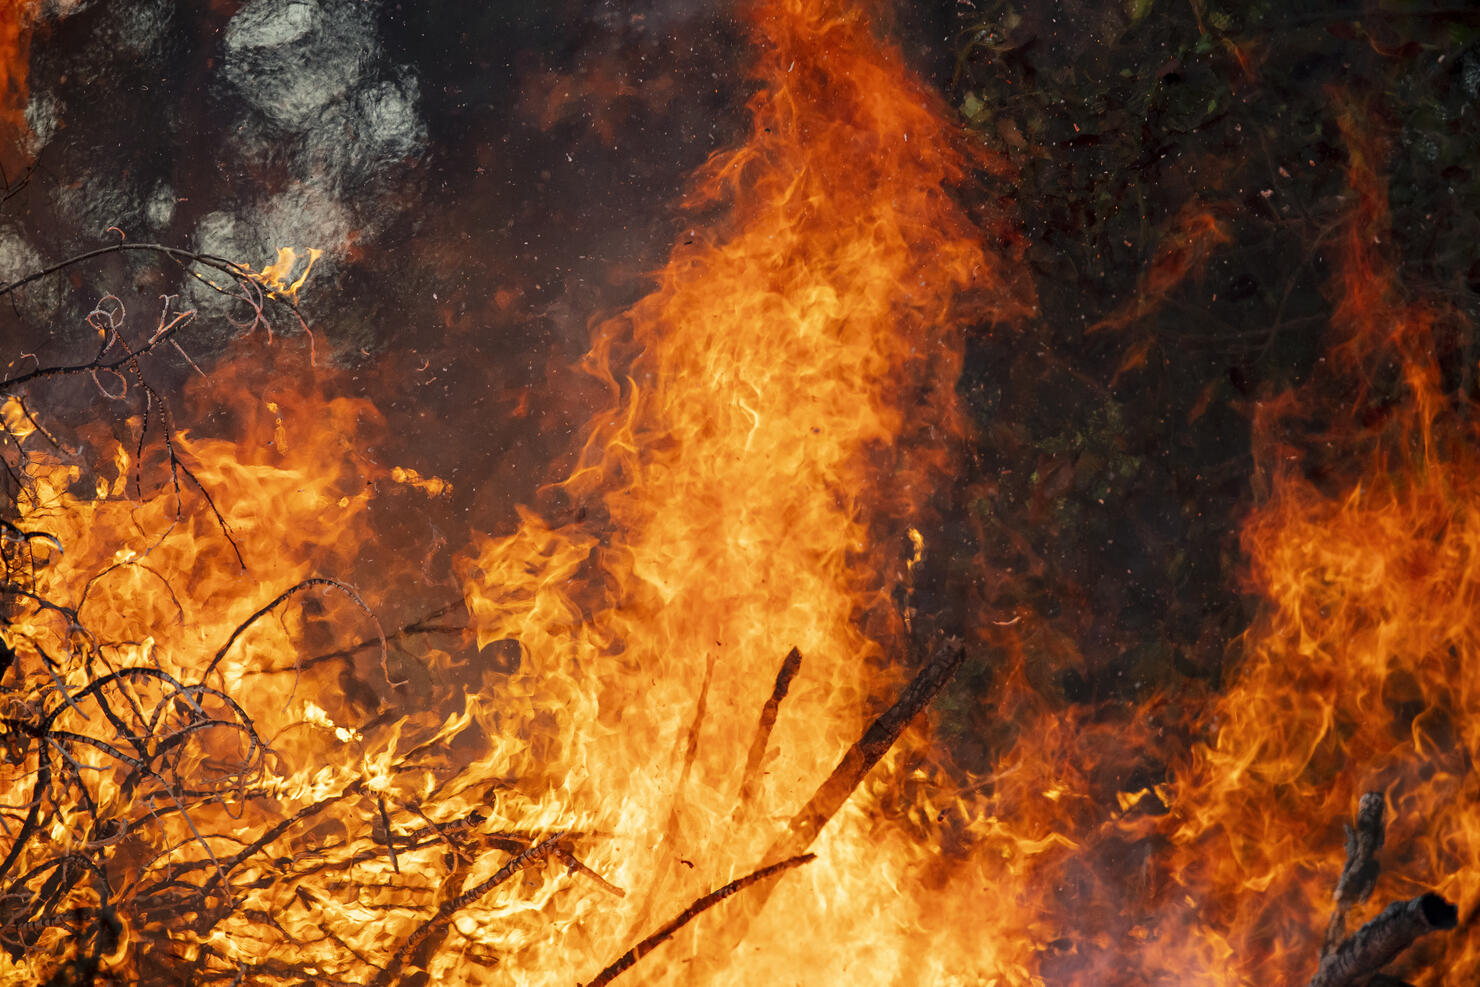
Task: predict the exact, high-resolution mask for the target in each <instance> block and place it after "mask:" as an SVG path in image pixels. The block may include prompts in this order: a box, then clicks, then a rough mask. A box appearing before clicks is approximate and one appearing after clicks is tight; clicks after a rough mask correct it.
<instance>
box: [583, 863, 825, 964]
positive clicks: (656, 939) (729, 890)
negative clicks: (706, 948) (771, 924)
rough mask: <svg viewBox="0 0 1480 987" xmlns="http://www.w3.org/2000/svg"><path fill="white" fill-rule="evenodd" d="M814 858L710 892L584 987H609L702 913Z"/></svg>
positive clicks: (777, 866) (764, 869)
mask: <svg viewBox="0 0 1480 987" xmlns="http://www.w3.org/2000/svg"><path fill="white" fill-rule="evenodd" d="M815 859H817V855H816V854H815V853H803V854H798V855H797V856H795V857H790V858H788V859H786V860H782V861H778V862H777V863H774V864H771V865H770V866H767V867H762V868H761V869H760V870H757V871H754V872H752V873H750V874H747V875H745V876H744V877H741V878H736V879H735V880H733V881H731V882H730V883H729V884H726V885H725V886H724V887H722V888H719V889H717V890H714V891H711V892H709V893H708V894H706V895H705V896H704V897H702V898H700V899H698V900H697V901H695V902H694V903H693V904H692V905H690V906H689V907H688V908H685V909H684V910H683V911H682V912H680V913H679V914H678V915H677V917H675V918H674V919H673V920H672V921H671V922H669V923H668V924H666V925H664V926H663V927H662V928H661V929H659V930H658V931H657V932H654V933H653V934H652V935H650V936H648V937H647V938H646V939H644V940H643V941H642V942H640V943H638V944H637V945H636V946H633V947H632V948H631V949H629V950H627V952H625V953H623V954H622V955H621V956H619V957H617V959H615V960H614V961H612V963H611V964H610V965H608V966H607V967H606V969H604V970H602V971H601V972H600V973H598V974H597V975H596V978H595V979H594V980H590V981H588V982H587V983H586V984H585V985H584V987H606V985H607V984H609V983H611V982H612V981H613V980H615V979H616V978H617V977H618V976H620V975H621V974H622V973H624V972H625V971H627V970H628V969H629V968H631V966H632V964H634V963H636V962H637V961H638V960H640V959H642V958H643V957H644V956H646V955H647V954H648V953H651V952H652V951H653V950H654V949H656V948H658V947H659V946H661V945H662V944H663V943H664V942H666V941H667V940H669V939H671V938H673V934H674V933H675V932H677V931H678V930H679V929H681V928H683V927H684V926H685V925H688V924H689V923H690V922H692V921H693V920H694V919H695V918H697V917H698V916H699V915H700V914H702V913H703V912H705V911H708V910H709V909H711V908H713V907H714V906H715V905H718V904H719V903H720V902H722V901H724V900H725V899H726V898H728V897H730V895H732V894H735V893H736V892H737V891H744V890H745V889H746V888H748V887H750V886H751V885H753V884H759V883H761V882H762V881H766V880H769V879H770V878H773V877H777V876H779V875H780V874H782V873H783V872H785V871H788V870H791V869H792V868H793V867H800V866H801V865H802V864H805V863H807V862H808V861H811V860H815Z"/></svg>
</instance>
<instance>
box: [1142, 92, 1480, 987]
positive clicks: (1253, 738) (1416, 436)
mask: <svg viewBox="0 0 1480 987" xmlns="http://www.w3.org/2000/svg"><path fill="white" fill-rule="evenodd" d="M1363 126H1364V122H1363V121H1362V120H1361V119H1360V114H1357V113H1355V111H1349V112H1348V114H1347V117H1346V119H1345V121H1344V127H1345V131H1346V135H1347V139H1348V143H1349V146H1350V148H1351V151H1350V154H1351V164H1350V168H1349V182H1350V185H1351V189H1352V196H1353V199H1354V205H1353V207H1352V209H1351V214H1350V216H1349V217H1348V219H1347V227H1346V232H1345V235H1344V239H1343V242H1342V246H1341V250H1340V261H1341V268H1342V276H1341V280H1340V284H1339V287H1338V298H1337V304H1336V308H1335V312H1334V315H1333V326H1334V328H1335V329H1336V331H1337V345H1336V346H1335V348H1334V351H1333V355H1332V360H1331V363H1332V365H1333V367H1332V374H1331V378H1332V379H1329V380H1322V379H1319V378H1318V379H1316V380H1314V381H1312V382H1311V383H1310V384H1307V385H1306V387H1305V389H1304V393H1297V394H1295V395H1292V396H1290V397H1289V398H1287V399H1284V400H1277V401H1273V402H1270V403H1269V404H1268V405H1267V406H1266V407H1265V408H1264V409H1263V410H1262V412H1261V415H1260V418H1259V421H1258V426H1259V427H1258V430H1257V434H1258V436H1259V446H1258V448H1257V449H1256V453H1257V456H1258V460H1259V462H1260V463H1261V465H1262V469H1263V472H1262V474H1261V476H1260V480H1261V486H1262V492H1261V500H1260V502H1259V504H1258V506H1257V507H1256V508H1255V510H1254V512H1253V513H1252V514H1251V516H1250V517H1249V519H1248V521H1247V522H1246V524H1245V527H1244V532H1243V541H1244V547H1245V550H1246V551H1247V552H1248V555H1249V558H1250V563H1251V579H1252V583H1253V586H1254V588H1255V589H1257V591H1258V592H1259V593H1260V595H1262V596H1263V597H1264V598H1265V599H1266V600H1268V601H1269V603H1268V607H1267V609H1266V610H1265V612H1264V613H1263V615H1262V616H1261V618H1260V619H1259V621H1258V622H1257V623H1256V624H1255V625H1254V627H1253V628H1251V629H1250V631H1249V632H1248V634H1247V635H1246V637H1245V640H1244V648H1245V652H1246V657H1245V659H1244V662H1243V665H1242V667H1241V669H1240V671H1239V673H1238V675H1237V677H1236V678H1235V680H1234V681H1233V682H1231V683H1230V685H1229V687H1228V689H1227V690H1226V692H1225V694H1224V695H1223V696H1222V697H1221V698H1220V700H1219V701H1218V703H1217V704H1216V706H1215V707H1214V709H1213V710H1212V716H1213V717H1214V721H1215V722H1216V723H1217V724H1218V727H1217V730H1216V732H1215V733H1214V734H1213V735H1211V736H1210V737H1209V738H1208V740H1207V742H1206V743H1204V744H1200V745H1198V746H1197V747H1196V749H1195V750H1194V754H1193V757H1192V759H1191V761H1190V763H1188V764H1187V765H1186V766H1185V768H1184V769H1183V770H1182V771H1181V773H1180V776H1179V777H1178V778H1177V780H1176V783H1175V789H1176V792H1175V796H1174V800H1173V803H1172V809H1173V813H1172V815H1173V818H1174V819H1175V820H1176V826H1175V829H1174V830H1173V831H1172V839H1173V842H1174V844H1175V845H1176V846H1177V848H1178V850H1177V853H1176V854H1175V855H1174V857H1173V859H1172V860H1171V861H1170V862H1169V864H1170V867H1169V870H1170V872H1171V873H1172V874H1173V875H1174V880H1175V881H1176V883H1177V884H1178V885H1180V886H1183V887H1185V888H1187V889H1188V890H1189V891H1190V892H1191V893H1193V894H1194V896H1196V897H1197V898H1198V899H1199V900H1203V901H1205V902H1206V904H1207V906H1208V907H1207V911H1206V912H1205V920H1206V921H1208V923H1209V924H1210V925H1212V926H1214V927H1223V928H1226V929H1227V930H1228V933H1227V941H1228V948H1229V950H1230V954H1231V955H1230V957H1229V959H1228V962H1227V964H1226V965H1225V966H1224V967H1223V968H1222V969H1223V974H1222V976H1223V977H1225V978H1226V980H1225V981H1224V982H1230V983H1254V982H1259V981H1261V980H1267V979H1268V978H1270V977H1271V976H1276V977H1281V976H1282V977H1284V978H1287V979H1289V980H1291V981H1292V982H1293V981H1294V980H1295V979H1297V978H1298V977H1300V976H1302V975H1308V974H1309V973H1310V971H1311V967H1312V960H1311V957H1312V956H1313V954H1314V952H1315V946H1316V944H1317V943H1318V935H1319V928H1318V923H1313V922H1312V921H1311V920H1310V916H1311V915H1313V914H1314V915H1320V914H1322V913H1323V912H1324V911H1326V910H1328V909H1329V907H1330V905H1329V901H1330V892H1331V889H1332V888H1333V887H1334V881H1335V878H1334V872H1335V869H1336V867H1337V866H1338V865H1339V863H1340V860H1341V836H1340V833H1339V832H1338V831H1336V830H1335V828H1334V825H1333V821H1335V820H1342V819H1347V818H1349V817H1350V814H1351V812H1352V808H1353V807H1354V806H1355V805H1356V802H1357V797H1358V796H1359V795H1360V794H1361V793H1362V792H1364V791H1369V790H1375V791H1379V792H1382V793H1383V794H1384V795H1385V797H1386V800H1387V803H1388V805H1389V807H1390V812H1389V815H1390V817H1391V819H1392V835H1390V836H1389V845H1388V850H1387V854H1388V860H1387V864H1386V870H1385V883H1384V885H1381V886H1380V888H1382V889H1383V890H1385V891H1386V897H1388V898H1397V897H1409V896H1412V895H1416V894H1418V893H1419V892H1421V891H1424V890H1434V891H1437V892H1439V893H1441V894H1443V895H1444V896H1445V897H1447V898H1448V899H1449V900H1451V901H1453V902H1455V903H1457V904H1458V906H1459V909H1460V913H1461V914H1462V915H1463V914H1470V913H1472V912H1473V910H1474V908H1475V906H1476V904H1477V903H1480V898H1477V893H1476V890H1475V887H1476V883H1475V878H1476V873H1477V867H1480V826H1477V824H1476V817H1475V814H1474V811H1473V806H1474V804H1475V798H1476V795H1477V790H1476V782H1475V779H1474V776H1473V771H1472V770H1471V769H1470V767H1469V765H1470V764H1471V762H1472V761H1473V759H1474V758H1475V757H1476V755H1477V753H1480V746H1477V745H1480V727H1477V723H1480V718H1477V714H1480V692H1477V691H1476V688H1475V685H1474V683H1473V682H1472V681H1471V677H1470V676H1467V675H1466V674H1464V672H1463V670H1464V669H1466V668H1468V667H1469V666H1470V665H1471V664H1472V663H1473V661H1474V658H1473V652H1474V649H1475V647H1476V630H1477V626H1480V625H1477V623H1476V616H1475V612H1474V605H1473V602H1474V600H1473V594H1474V592H1475V589H1474V587H1475V585H1476V581H1477V579H1480V562H1477V559H1480V556H1477V553H1476V548H1477V543H1476V537H1477V534H1480V486H1477V485H1476V482H1475V477H1476V476H1477V468H1480V460H1477V457H1476V452H1475V450H1476V448H1477V446H1476V442H1475V440H1476V433H1475V430H1474V424H1473V408H1472V407H1471V406H1470V404H1469V401H1470V399H1469V397H1468V396H1467V395H1459V396H1450V395H1447V394H1446V393H1445V391H1444V389H1443V388H1442V386H1441V383H1440V363H1439V360H1440V353H1441V352H1442V347H1443V346H1444V329H1445V325H1444V323H1445V320H1446V319H1447V318H1452V317H1451V316H1446V315H1445V314H1444V313H1442V312H1439V311H1436V310H1435V309H1433V308H1432V307H1430V306H1427V305H1426V304H1424V303H1423V302H1422V301H1415V300H1411V299H1409V298H1407V297H1405V293H1404V290H1403V286H1402V284H1401V283H1400V281H1399V279H1398V277H1397V275H1396V273H1395V270H1394V267H1393V264H1392V261H1391V259H1390V258H1388V257H1387V256H1385V252H1384V248H1383V246H1382V242H1381V241H1382V238H1383V236H1384V234H1385V232H1386V230H1387V223H1388V219H1387V208H1386V194H1385V189H1384V186H1383V183H1382V180H1381V179H1380V177H1379V175H1378V170H1377V169H1378V167H1379V165H1380V163H1381V157H1382V148H1381V144H1380V142H1379V141H1378V140H1376V139H1374V138H1373V137H1371V136H1369V135H1368V134H1367V133H1365V132H1364V130H1363ZM1365 126H1366V127H1367V128H1370V126H1371V125H1370V124H1365ZM1384 367H1391V368H1392V370H1393V372H1392V373H1390V374H1387V375H1385V376H1384V375H1383V368H1384ZM1335 395H1341V397H1339V398H1335V400H1333V397H1334V396H1335ZM1353 395H1355V397H1353ZM1342 398H1344V399H1345V402H1344V404H1345V407H1343V401H1342ZM1323 405H1324V406H1327V407H1331V406H1335V407H1337V408H1338V409H1341V410H1340V411H1339V412H1338V414H1337V415H1336V416H1334V417H1332V418H1331V419H1330V420H1329V422H1328V424H1327V425H1326V427H1325V429H1324V434H1322V435H1321V436H1320V440H1319V441H1317V442H1315V443H1307V445H1306V447H1305V448H1302V446H1301V445H1300V444H1297V443H1294V442H1291V441H1289V440H1287V439H1285V438H1284V435H1285V433H1286V428H1287V426H1286V424H1285V423H1286V420H1287V419H1293V418H1295V416H1297V415H1301V414H1304V415H1310V414H1312V411H1313V410H1314V409H1317V408H1320V407H1321V406H1323ZM1376 409H1381V410H1380V411H1377V410H1376ZM1307 427H1308V426H1307ZM1323 446H1324V448H1323ZM1317 457H1319V459H1318V458H1317ZM1322 473H1327V474H1328V475H1326V476H1322ZM1374 910H1375V909H1374ZM1313 936H1316V937H1317V939H1316V940H1315V941H1313V940H1312V937H1313ZM1436 938H1438V939H1439V940H1440V941H1437V942H1435V943H1433V944H1432V945H1430V946H1428V947H1427V949H1428V950H1430V955H1429V956H1428V957H1427V958H1428V959H1429V960H1430V961H1431V963H1430V964H1428V966H1427V969H1428V971H1429V972H1427V973H1423V972H1417V973H1413V974H1409V975H1408V977H1407V979H1411V980H1415V982H1419V983H1440V982H1443V983H1467V982H1470V981H1473V980H1474V979H1475V978H1476V976H1477V974H1480V953H1477V952H1476V949H1475V946H1474V943H1473V942H1466V941H1465V939H1464V937H1462V936H1454V937H1451V938H1448V939H1447V941H1446V940H1445V937H1436ZM1418 969H1419V970H1420V971H1422V970H1423V969H1424V966H1422V965H1421V966H1420V967H1419V968H1418Z"/></svg>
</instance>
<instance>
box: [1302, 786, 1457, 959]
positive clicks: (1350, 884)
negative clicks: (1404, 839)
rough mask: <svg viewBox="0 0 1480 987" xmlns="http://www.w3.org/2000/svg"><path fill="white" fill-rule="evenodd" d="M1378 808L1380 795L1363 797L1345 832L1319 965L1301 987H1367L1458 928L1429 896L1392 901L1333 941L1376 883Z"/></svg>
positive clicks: (1442, 904)
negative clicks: (1413, 949) (1422, 943)
mask: <svg viewBox="0 0 1480 987" xmlns="http://www.w3.org/2000/svg"><path fill="white" fill-rule="evenodd" d="M1384 808H1385V807H1384V803H1383V797H1382V794H1381V793H1380V792H1368V793H1367V794H1366V795H1363V796H1362V800H1361V803H1360V804H1359V806H1358V808H1357V819H1356V823H1355V825H1349V826H1347V828H1346V863H1345V864H1344V865H1343V866H1342V868H1341V878H1340V880H1338V881H1337V883H1336V893H1335V894H1334V895H1333V898H1334V899H1335V902H1336V909H1335V911H1334V912H1333V913H1332V915H1331V924H1330V925H1329V926H1328V927H1327V929H1326V940H1325V943H1324V944H1323V945H1322V947H1321V965H1320V967H1319V968H1318V969H1317V970H1316V973H1315V976H1313V977H1311V979H1310V983H1309V984H1308V985H1307V987H1361V985H1363V984H1369V983H1373V982H1374V978H1377V977H1379V975H1380V974H1379V971H1381V969H1382V968H1383V967H1385V966H1387V965H1388V964H1389V963H1391V962H1392V961H1393V960H1395V959H1397V958H1398V955H1399V954H1400V953H1402V952H1403V951H1404V950H1406V949H1407V948H1408V947H1409V946H1412V945H1413V944H1414V943H1415V942H1417V941H1418V940H1419V939H1420V938H1422V937H1423V936H1426V935H1428V934H1429V933H1430V932H1434V931H1436V930H1442V929H1452V928H1454V927H1455V926H1456V925H1457V924H1459V911H1458V909H1456V908H1455V907H1454V906H1453V905H1451V904H1450V903H1449V902H1447V901H1445V900H1444V898H1443V897H1442V896H1440V895H1437V894H1433V893H1432V892H1429V893H1426V894H1421V895H1419V896H1418V897H1417V898H1413V899H1410V900H1408V901H1395V902H1393V903H1392V904H1391V905H1389V906H1388V907H1387V908H1385V909H1383V911H1382V914H1381V915H1379V916H1377V917H1376V918H1374V919H1373V920H1372V921H1370V922H1368V923H1366V924H1365V925H1363V926H1362V927H1361V928H1360V929H1358V930H1357V931H1356V932H1354V933H1352V934H1351V936H1349V937H1347V938H1346V940H1345V941H1340V942H1339V940H1340V939H1341V936H1342V935H1343V934H1344V933H1345V931H1346V913H1347V911H1348V910H1349V909H1350V908H1351V907H1352V906H1353V905H1359V904H1361V903H1362V902H1364V901H1366V900H1367V898H1368V896H1370V895H1371V894H1372V889H1373V887H1374V886H1375V885H1376V884H1377V875H1378V871H1379V869H1380V867H1379V864H1378V862H1377V852H1378V851H1379V850H1381V849H1382V843H1383V838H1384V835H1385V832H1386V827H1385V824H1384V821H1383V813H1384ZM1338 942H1339V944H1338Z"/></svg>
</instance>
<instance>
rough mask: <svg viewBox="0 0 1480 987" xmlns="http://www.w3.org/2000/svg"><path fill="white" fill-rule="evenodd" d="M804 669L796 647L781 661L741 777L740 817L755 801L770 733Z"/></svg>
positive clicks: (737, 810)
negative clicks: (787, 695) (794, 680)
mask: <svg viewBox="0 0 1480 987" xmlns="http://www.w3.org/2000/svg"><path fill="white" fill-rule="evenodd" d="M801 667H802V653H801V651H799V650H798V649H797V648H795V647H793V648H792V649H791V650H790V651H788V652H787V653H786V657H785V658H783V659H782V660H781V667H780V668H779V669H777V671H776V684H775V685H774V686H772V687H771V695H770V696H769V697H768V698H767V699H766V704H765V705H764V706H763V707H761V718H760V722H759V723H757V724H756V726H755V736H754V737H753V738H752V739H751V741H750V752H749V753H748V754H747V755H746V756H745V773H744V774H743V775H741V781H740V804H739V805H738V806H737V807H736V812H737V813H742V812H744V811H746V807H747V806H749V805H750V803H751V800H752V799H753V798H754V797H755V790H756V787H757V786H758V785H759V784H760V777H761V767H762V765H764V764H765V760H766V748H767V747H768V746H769V745H770V742H771V731H772V729H774V728H775V726H776V717H777V715H778V714H779V713H780V711H781V701H782V700H784V699H785V698H786V694H787V693H788V692H790V691H791V680H792V679H794V678H796V674H797V672H798V670H800V669H801Z"/></svg>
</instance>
